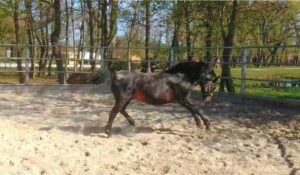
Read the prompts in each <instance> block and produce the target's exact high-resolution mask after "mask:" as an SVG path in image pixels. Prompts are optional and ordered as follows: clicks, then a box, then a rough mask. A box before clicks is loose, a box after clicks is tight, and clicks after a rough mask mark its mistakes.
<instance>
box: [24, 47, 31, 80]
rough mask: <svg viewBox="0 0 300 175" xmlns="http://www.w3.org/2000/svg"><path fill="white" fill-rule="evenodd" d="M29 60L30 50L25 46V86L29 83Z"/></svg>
mask: <svg viewBox="0 0 300 175" xmlns="http://www.w3.org/2000/svg"><path fill="white" fill-rule="evenodd" d="M29 60H30V50H29V46H28V45H27V46H26V59H25V85H26V84H28V83H29V73H30V70H29Z"/></svg>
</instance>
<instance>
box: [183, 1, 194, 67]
mask: <svg viewBox="0 0 300 175" xmlns="http://www.w3.org/2000/svg"><path fill="white" fill-rule="evenodd" d="M184 17H185V30H186V51H187V59H188V61H192V56H193V55H192V50H191V49H192V48H191V47H192V42H191V27H190V7H189V1H186V2H185V4H184Z"/></svg>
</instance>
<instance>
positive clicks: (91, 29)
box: [86, 0, 96, 72]
mask: <svg viewBox="0 0 300 175" xmlns="http://www.w3.org/2000/svg"><path fill="white" fill-rule="evenodd" d="M86 4H87V10H88V14H89V36H90V49H89V50H90V64H91V71H92V72H94V71H95V68H96V62H95V58H94V23H93V17H94V15H93V7H92V1H91V0H87V1H86Z"/></svg>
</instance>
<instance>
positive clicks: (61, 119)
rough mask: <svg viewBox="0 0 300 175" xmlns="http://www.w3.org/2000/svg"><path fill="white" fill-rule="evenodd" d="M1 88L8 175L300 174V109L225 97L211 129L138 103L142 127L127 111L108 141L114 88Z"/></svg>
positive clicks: (0, 126)
mask: <svg viewBox="0 0 300 175" xmlns="http://www.w3.org/2000/svg"><path fill="white" fill-rule="evenodd" d="M0 89H1V91H0V94H1V96H0V99H1V100H0V108H1V110H0V120H1V121H0V143H1V144H0V153H1V156H0V174H72V175H74V174H75V175H77V174H78V175H82V174H89V175H93V174H95V175H96V174H120V175H121V174H122V175H124V174H130V175H133V174H145V175H148V174H149V175H152V174H153V175H158V174H183V175H185V174H186V175H199V174H211V175H212V174H291V175H292V174H294V175H296V174H300V154H299V152H300V110H299V108H298V109H297V108H294V109H292V108H290V109H289V108H286V107H278V106H272V105H268V104H266V103H257V102H256V101H253V100H252V101H249V100H241V99H240V98H238V97H237V96H229V95H217V96H216V97H215V98H214V101H213V103H212V104H211V105H209V106H203V105H202V104H200V105H199V108H201V109H202V110H203V113H204V115H205V116H208V117H209V119H210V121H211V127H212V129H211V130H210V131H205V130H204V127H203V129H199V128H197V127H196V125H195V122H194V120H193V117H192V116H191V115H190V113H189V112H188V111H187V110H185V109H184V108H182V107H180V106H179V105H172V104H171V105H164V106H151V105H145V104H143V103H138V102H132V103H131V104H130V105H129V107H128V109H127V110H128V113H129V114H130V115H131V116H132V117H133V118H134V119H135V121H136V127H135V128H133V127H132V126H130V125H129V124H128V122H127V120H126V119H125V118H124V117H123V116H122V115H120V114H119V115H118V116H117V118H116V120H115V122H114V125H113V130H112V133H113V135H112V137H111V138H109V139H107V138H106V135H105V134H104V127H105V124H106V122H107V119H108V113H109V111H110V110H111V107H112V106H113V103H114V99H113V97H112V95H111V93H110V91H109V89H108V88H107V87H97V86H91V85H87V86H85V85H82V86H79V85H74V86H68V85H66V86H1V88H0ZM193 97H194V98H195V99H200V94H198V92H195V93H194V94H193Z"/></svg>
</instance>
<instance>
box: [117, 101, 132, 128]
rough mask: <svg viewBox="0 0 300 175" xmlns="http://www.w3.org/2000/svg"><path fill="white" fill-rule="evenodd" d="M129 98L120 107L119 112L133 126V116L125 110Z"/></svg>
mask: <svg viewBox="0 0 300 175" xmlns="http://www.w3.org/2000/svg"><path fill="white" fill-rule="evenodd" d="M130 101H131V99H129V100H128V101H127V102H126V103H125V105H124V106H123V107H122V109H121V111H120V113H121V114H123V116H124V117H125V118H126V119H127V121H128V122H129V124H130V125H132V126H135V122H134V120H133V118H132V117H131V116H130V115H129V114H128V113H127V112H126V108H127V106H128V104H129V103H130Z"/></svg>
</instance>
